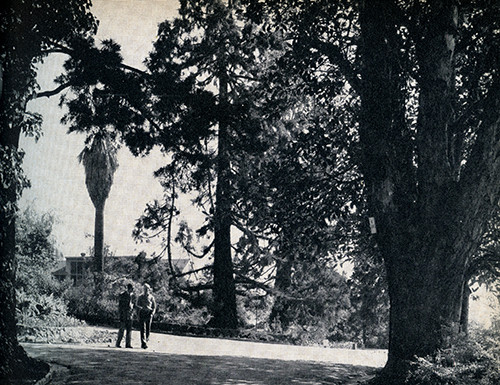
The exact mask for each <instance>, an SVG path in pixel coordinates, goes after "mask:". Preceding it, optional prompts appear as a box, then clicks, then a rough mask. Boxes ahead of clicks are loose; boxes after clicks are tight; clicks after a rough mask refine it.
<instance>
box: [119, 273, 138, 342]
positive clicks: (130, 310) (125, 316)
mask: <svg viewBox="0 0 500 385" xmlns="http://www.w3.org/2000/svg"><path fill="white" fill-rule="evenodd" d="M133 292H134V287H133V286H132V284H131V283H129V284H128V285H127V290H125V291H124V292H123V293H121V294H120V298H119V300H118V313H119V314H120V329H119V330H118V339H117V340H116V347H117V348H120V347H121V342H122V338H123V333H124V332H125V331H126V332H127V334H126V337H125V347H127V348H131V347H132V317H133V314H134V301H133V298H132V293H133Z"/></svg>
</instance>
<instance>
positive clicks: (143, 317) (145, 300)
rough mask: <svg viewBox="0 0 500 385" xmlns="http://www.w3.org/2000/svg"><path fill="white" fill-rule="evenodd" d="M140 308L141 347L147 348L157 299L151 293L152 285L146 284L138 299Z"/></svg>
mask: <svg viewBox="0 0 500 385" xmlns="http://www.w3.org/2000/svg"><path fill="white" fill-rule="evenodd" d="M137 308H138V309H139V324H140V325H141V347H142V348H143V349H147V348H148V345H147V342H148V341H149V332H150V331H151V321H152V319H153V315H154V314H155V312H156V301H155V298H154V297H153V294H151V286H149V285H148V284H147V283H146V284H144V293H143V294H142V295H140V296H139V298H138V299H137Z"/></svg>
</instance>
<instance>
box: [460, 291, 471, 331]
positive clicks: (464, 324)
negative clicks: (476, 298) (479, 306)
mask: <svg viewBox="0 0 500 385" xmlns="http://www.w3.org/2000/svg"><path fill="white" fill-rule="evenodd" d="M471 293H472V291H471V289H470V287H469V284H468V283H467V282H465V283H464V291H463V294H462V311H461V313H460V333H463V334H465V335H466V336H467V335H469V309H470V307H469V306H470V295H471Z"/></svg>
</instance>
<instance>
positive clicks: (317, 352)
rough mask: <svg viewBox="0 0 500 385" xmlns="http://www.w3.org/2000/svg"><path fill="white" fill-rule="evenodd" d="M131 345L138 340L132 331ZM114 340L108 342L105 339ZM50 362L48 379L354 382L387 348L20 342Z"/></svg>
mask: <svg viewBox="0 0 500 385" xmlns="http://www.w3.org/2000/svg"><path fill="white" fill-rule="evenodd" d="M132 344H133V345H134V346H139V341H138V333H137V332H134V338H133V340H132ZM109 345H110V346H112V344H111V343H110V344H109ZM23 346H24V347H25V349H26V350H27V352H28V353H29V354H30V355H31V356H33V357H37V358H41V359H43V360H45V361H47V362H49V363H51V364H52V367H53V368H54V369H55V370H54V371H53V373H52V377H51V382H50V384H52V385H62V384H124V385H127V384H168V385H181V384H182V385H189V384H196V385H198V384H199V385H205V384H206V385H219V384H220V385H222V384H224V385H226V384H227V385H240V384H242V385H243V384H245V385H246V384H255V385H267V384H270V385H275V384H308V385H313V384H314V385H315V384H337V385H340V384H343V385H354V384H358V383H360V382H363V381H365V380H367V379H369V378H371V377H372V376H373V374H374V372H375V370H376V368H377V367H381V366H383V365H384V363H385V360H386V352H385V351H376V350H375V351H370V350H347V349H327V348H310V347H299V346H288V345H276V344H264V343H254V342H243V341H233V340H221V339H213V338H195V337H179V336H172V335H165V334H155V333H154V334H152V335H151V338H150V344H149V346H150V347H149V349H147V350H143V349H139V348H134V349H125V348H121V349H118V348H114V347H110V346H108V345H105V344H102V345H69V344H68V345H49V344H28V343H27V344H23Z"/></svg>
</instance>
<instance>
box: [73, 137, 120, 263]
mask: <svg viewBox="0 0 500 385" xmlns="http://www.w3.org/2000/svg"><path fill="white" fill-rule="evenodd" d="M78 160H79V161H80V163H82V164H83V166H84V168H85V184H86V186H87V191H88V193H89V196H90V199H91V201H92V204H93V205H94V208H95V224H94V270H95V271H96V272H98V273H102V272H103V271H104V255H103V253H104V205H105V204H106V199H107V198H108V196H109V192H110V190H111V186H112V185H113V176H114V173H115V171H116V169H117V168H118V159H117V147H116V146H115V144H114V143H113V142H112V141H111V139H110V137H109V136H108V135H106V132H105V131H103V130H98V131H97V132H95V133H93V134H92V135H90V136H89V137H88V139H87V143H86V146H85V148H84V149H83V150H82V152H81V153H80V155H78Z"/></svg>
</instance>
